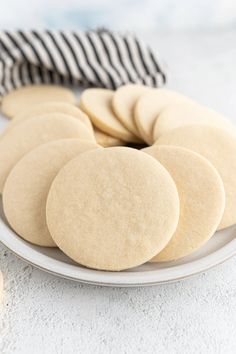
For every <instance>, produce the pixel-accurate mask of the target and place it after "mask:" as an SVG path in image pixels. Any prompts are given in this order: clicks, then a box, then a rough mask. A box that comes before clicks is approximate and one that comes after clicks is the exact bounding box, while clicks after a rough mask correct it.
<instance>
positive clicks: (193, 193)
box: [143, 145, 225, 262]
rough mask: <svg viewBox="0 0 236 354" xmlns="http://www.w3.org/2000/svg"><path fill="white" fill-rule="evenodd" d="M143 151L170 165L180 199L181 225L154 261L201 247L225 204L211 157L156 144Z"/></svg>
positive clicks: (210, 234) (219, 219) (182, 254)
mask: <svg viewBox="0 0 236 354" xmlns="http://www.w3.org/2000/svg"><path fill="white" fill-rule="evenodd" d="M143 151H144V152H146V153H148V154H150V155H151V156H153V157H154V158H156V159H157V160H158V161H159V162H160V163H161V164H162V165H163V166H164V167H165V168H166V169H167V171H168V172H169V173H170V175H171V177H172V178H173V180H174V182H175V184H176V187H177V190H178V193H179V199H180V217H179V222H178V226H177V229H176V231H175V233H174V235H173V237H172V238H171V240H170V242H169V243H168V244H167V246H166V247H165V248H164V249H163V250H162V251H161V252H160V253H159V254H157V255H156V256H155V257H154V258H153V259H152V261H154V262H159V261H161V262H163V261H173V260H177V259H179V258H182V257H184V256H187V255H189V254H191V253H192V252H194V251H196V250H197V249H199V248H200V247H201V246H202V245H203V244H204V243H205V242H206V241H208V240H209V239H210V238H211V236H212V235H213V234H214V233H215V231H216V229H217V227H218V225H219V223H220V221H221V219H222V215H223V212H224V207H225V192H224V186H223V183H222V180H221V178H220V176H219V174H218V172H217V171H216V169H215V168H214V167H213V166H212V165H211V164H210V163H209V162H208V160H207V159H205V158H204V157H202V156H201V155H199V154H196V153H195V152H193V151H191V150H187V149H183V148H181V147H176V146H164V145H163V146H157V145H153V146H151V147H148V148H146V149H144V150H143Z"/></svg>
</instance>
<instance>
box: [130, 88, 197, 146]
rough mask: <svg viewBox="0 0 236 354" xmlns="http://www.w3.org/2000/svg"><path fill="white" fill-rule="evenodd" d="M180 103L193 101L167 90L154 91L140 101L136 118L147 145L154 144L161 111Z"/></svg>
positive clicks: (143, 96) (136, 106) (137, 105)
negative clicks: (155, 127)
mask: <svg viewBox="0 0 236 354" xmlns="http://www.w3.org/2000/svg"><path fill="white" fill-rule="evenodd" d="M179 102H192V100H191V99H190V98H188V97H187V96H184V95H182V94H180V93H178V92H175V91H171V90H167V89H155V90H154V89H153V90H151V91H150V92H148V93H146V94H144V95H142V96H141V97H140V98H139V99H138V101H137V103H136V105H135V109H134V117H135V122H136V124H137V127H138V130H139V132H140V134H141V136H142V137H143V139H144V141H146V143H147V144H149V145H152V144H153V143H154V141H153V128H154V124H155V121H156V119H157V117H158V116H159V114H160V113H161V111H162V110H163V109H164V108H165V107H167V106H168V105H170V104H173V103H179Z"/></svg>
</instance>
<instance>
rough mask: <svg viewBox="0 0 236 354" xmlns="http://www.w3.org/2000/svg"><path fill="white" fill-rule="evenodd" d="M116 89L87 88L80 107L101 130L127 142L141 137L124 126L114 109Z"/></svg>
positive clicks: (137, 140) (135, 140)
mask: <svg viewBox="0 0 236 354" xmlns="http://www.w3.org/2000/svg"><path fill="white" fill-rule="evenodd" d="M113 96H114V91H112V90H107V89H100V88H97V89H96V88H91V89H87V90H85V91H84V92H83V93H82V95H81V99H80V103H79V106H80V108H81V109H82V110H83V111H84V112H85V113H86V114H87V115H88V116H89V118H90V119H91V121H92V122H93V124H94V125H95V126H96V127H97V128H98V129H100V130H101V131H103V132H105V133H107V134H108V135H111V136H114V137H115V138H118V139H121V140H122V141H127V142H134V143H135V142H139V139H138V138H137V137H136V136H135V135H134V134H133V133H131V132H130V131H129V130H128V129H126V128H125V127H124V125H123V124H121V122H120V121H119V119H118V118H117V117H116V115H115V114H114V112H113V110H112V99H113Z"/></svg>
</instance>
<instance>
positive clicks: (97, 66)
mask: <svg viewBox="0 0 236 354" xmlns="http://www.w3.org/2000/svg"><path fill="white" fill-rule="evenodd" d="M129 82H131V83H138V84H145V85H148V86H152V87H160V86H162V85H163V84H165V82H166V75H165V72H164V71H163V69H162V68H161V66H160V62H159V60H158V59H157V57H156V55H154V53H153V52H152V50H151V49H150V48H149V47H148V46H147V45H145V44H144V43H143V42H142V41H141V40H140V39H138V38H136V37H135V36H133V35H121V34H118V33H113V32H110V31H107V30H96V31H95V30H93V31H87V32H75V31H48V30H42V31H0V95H1V96H2V95H4V94H5V93H7V92H9V91H10V90H12V89H15V88H18V87H21V86H23V85H29V84H39V83H45V84H48V83H54V84H63V85H73V86H78V85H83V86H95V87H106V88H112V89H115V88H117V87H119V86H121V85H123V84H126V83H129Z"/></svg>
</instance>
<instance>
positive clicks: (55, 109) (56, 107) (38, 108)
mask: <svg viewBox="0 0 236 354" xmlns="http://www.w3.org/2000/svg"><path fill="white" fill-rule="evenodd" d="M54 113H63V114H66V115H68V116H72V117H74V118H77V119H78V120H79V121H81V122H82V123H84V124H85V125H86V127H87V128H88V129H89V130H91V131H93V127H92V123H91V121H90V119H89V118H88V116H87V115H86V114H85V113H84V112H82V111H81V110H80V109H79V108H78V107H76V106H75V105H73V104H70V103H67V102H61V101H50V102H43V103H40V104H39V105H34V106H32V107H28V108H27V109H25V110H24V111H21V113H19V114H16V115H15V116H14V117H13V119H12V120H11V121H10V123H9V124H8V125H7V131H8V130H9V129H11V128H12V127H14V125H15V124H18V123H19V122H22V121H23V120H26V119H29V118H32V117H36V116H37V117H38V116H41V115H45V114H54ZM4 133H5V132H4Z"/></svg>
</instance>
